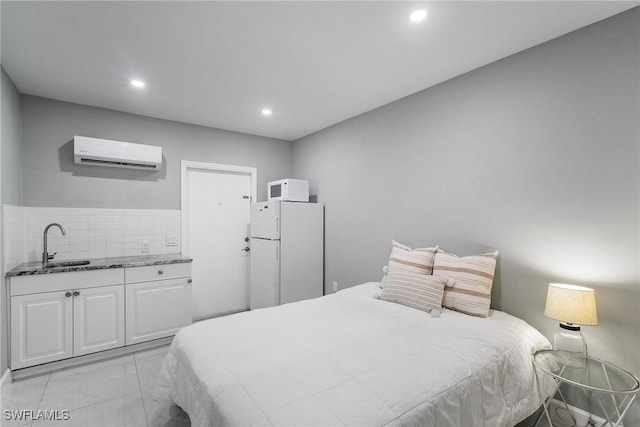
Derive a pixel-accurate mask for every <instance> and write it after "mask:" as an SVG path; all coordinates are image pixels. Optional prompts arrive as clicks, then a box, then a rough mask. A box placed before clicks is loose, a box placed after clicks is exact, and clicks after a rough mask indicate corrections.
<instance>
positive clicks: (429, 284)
mask: <svg viewBox="0 0 640 427" xmlns="http://www.w3.org/2000/svg"><path fill="white" fill-rule="evenodd" d="M446 282H447V279H446V278H444V277H436V276H431V275H428V274H421V273H415V272H413V271H408V270H395V271H390V272H389V274H387V275H386V276H385V278H384V279H383V280H382V285H383V286H382V292H380V299H381V300H384V301H389V302H396V303H398V304H402V305H406V306H407V307H411V308H417V309H418V310H422V311H427V312H429V311H431V310H432V309H437V310H441V309H442V295H443V293H444V286H445V284H446Z"/></svg>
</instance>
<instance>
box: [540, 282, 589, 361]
mask: <svg viewBox="0 0 640 427" xmlns="http://www.w3.org/2000/svg"><path fill="white" fill-rule="evenodd" d="M544 315H545V316H547V317H550V318H552V319H556V320H559V321H560V324H559V328H558V329H557V330H556V332H555V333H554V335H553V348H554V350H557V351H559V352H560V353H561V355H563V356H565V357H566V358H568V359H570V358H573V359H574V360H575V361H576V362H577V363H578V364H579V363H580V360H579V359H580V358H582V360H583V361H584V357H585V356H586V354H587V343H586V341H585V340H584V337H583V336H582V332H581V331H580V325H590V326H592V325H597V324H598V314H597V312H596V295H595V291H594V290H593V289H591V288H586V287H584V286H576V285H566V284H562V283H549V288H548V290H547V303H546V305H545V308H544Z"/></svg>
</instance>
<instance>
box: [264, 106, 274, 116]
mask: <svg viewBox="0 0 640 427" xmlns="http://www.w3.org/2000/svg"><path fill="white" fill-rule="evenodd" d="M272 113H273V111H271V109H270V108H263V109H262V115H263V116H270V115H271V114H272Z"/></svg>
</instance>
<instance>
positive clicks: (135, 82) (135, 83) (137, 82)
mask: <svg viewBox="0 0 640 427" xmlns="http://www.w3.org/2000/svg"><path fill="white" fill-rule="evenodd" d="M131 86H133V87H144V82H143V81H142V80H137V79H133V80H131Z"/></svg>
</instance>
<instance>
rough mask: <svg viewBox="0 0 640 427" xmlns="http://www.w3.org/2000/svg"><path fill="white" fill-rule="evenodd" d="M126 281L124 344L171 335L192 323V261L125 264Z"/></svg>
mask: <svg viewBox="0 0 640 427" xmlns="http://www.w3.org/2000/svg"><path fill="white" fill-rule="evenodd" d="M125 282H126V289H127V291H126V292H127V295H126V300H127V315H126V344H127V345H131V344H137V343H140V342H144V341H149V340H154V339H158V338H163V337H168V336H172V335H174V334H175V333H176V332H177V331H178V330H180V328H182V327H184V326H187V325H190V324H191V264H189V263H179V264H164V265H155V266H145V267H131V268H127V269H126V270H125Z"/></svg>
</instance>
